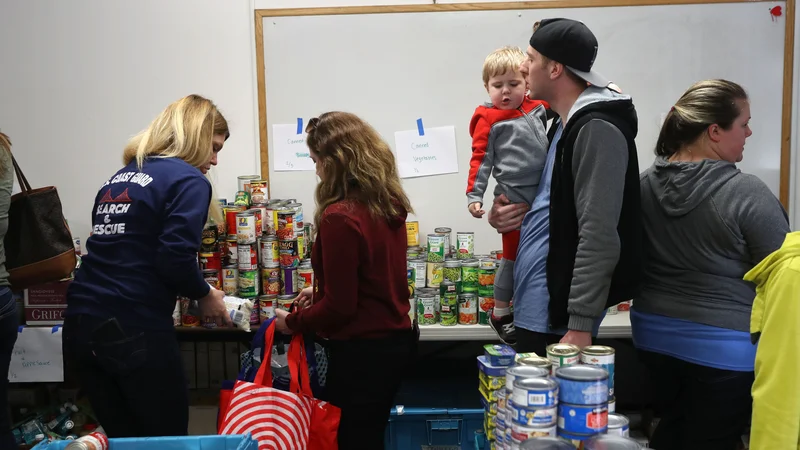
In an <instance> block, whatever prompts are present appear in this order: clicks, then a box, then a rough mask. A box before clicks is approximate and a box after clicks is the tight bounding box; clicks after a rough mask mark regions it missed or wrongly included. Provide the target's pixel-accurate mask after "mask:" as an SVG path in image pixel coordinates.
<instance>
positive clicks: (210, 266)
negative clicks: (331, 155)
mask: <svg viewBox="0 0 800 450" xmlns="http://www.w3.org/2000/svg"><path fill="white" fill-rule="evenodd" d="M246 178H248V177H240V180H239V181H240V183H239V189H240V190H239V191H238V192H237V193H236V197H235V200H234V202H232V203H228V202H227V200H225V199H220V204H221V207H222V210H223V214H224V217H225V221H224V223H222V224H210V225H208V226H207V227H206V229H205V230H204V231H203V239H202V247H201V250H200V253H199V254H198V261H199V264H200V268H201V270H202V272H203V277H204V278H205V280H206V281H207V282H208V283H209V284H210V285H212V286H214V287H216V288H217V289H220V290H223V291H225V294H226V295H229V296H234V297H239V298H245V299H249V300H251V301H252V302H253V311H252V316H251V318H250V324H251V325H258V324H260V323H261V322H262V321H265V320H267V319H269V318H270V317H273V316H274V314H275V308H282V309H288V308H289V307H290V306H291V304H292V302H293V301H294V299H295V298H296V297H297V295H298V294H299V293H300V291H301V290H302V289H303V288H305V287H309V286H312V285H313V282H314V272H313V270H312V268H311V261H310V258H311V246H312V244H313V242H312V235H313V227H312V225H311V224H310V223H308V222H306V221H304V218H303V205H302V204H300V203H298V202H297V201H296V200H295V199H269V198H268V197H267V190H266V183H265V182H262V181H261V180H257V179H246ZM190 309H191V307H190V302H189V300H188V299H185V298H179V301H178V306H176V313H177V314H176V316H177V318H176V323H175V325H176V326H177V325H182V326H197V325H203V326H206V327H209V328H211V327H213V326H214V324H213V323H201V322H200V321H199V318H197V317H192V316H191V314H189V313H188V310H190Z"/></svg>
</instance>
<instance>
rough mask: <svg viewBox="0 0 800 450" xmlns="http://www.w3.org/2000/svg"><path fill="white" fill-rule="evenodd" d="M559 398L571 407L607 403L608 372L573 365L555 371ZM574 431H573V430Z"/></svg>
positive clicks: (581, 365)
mask: <svg viewBox="0 0 800 450" xmlns="http://www.w3.org/2000/svg"><path fill="white" fill-rule="evenodd" d="M556 381H558V385H559V390H560V397H559V400H561V401H562V402H564V403H568V404H572V405H599V404H601V403H602V404H606V403H607V402H608V372H606V371H605V370H604V369H602V368H600V367H595V366H587V365H585V364H574V365H570V366H564V367H559V368H557V369H556ZM573 431H574V430H573Z"/></svg>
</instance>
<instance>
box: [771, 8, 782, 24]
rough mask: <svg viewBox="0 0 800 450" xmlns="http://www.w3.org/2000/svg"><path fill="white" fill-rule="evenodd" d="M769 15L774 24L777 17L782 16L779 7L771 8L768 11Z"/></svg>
mask: <svg viewBox="0 0 800 450" xmlns="http://www.w3.org/2000/svg"><path fill="white" fill-rule="evenodd" d="M769 15H770V17H771V18H772V21H773V22H774V21H776V20H777V19H778V17H780V16H782V15H783V9H782V8H781V7H780V5H778V6H773V7H772V8H770V9H769Z"/></svg>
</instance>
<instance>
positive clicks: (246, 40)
mask: <svg viewBox="0 0 800 450" xmlns="http://www.w3.org/2000/svg"><path fill="white" fill-rule="evenodd" d="M252 17H253V13H252V5H251V3H250V1H249V0H169V1H163V0H137V1H131V2H122V1H109V0H70V1H55V0H36V1H29V0H2V2H0V130H2V131H3V132H5V133H6V134H8V135H9V136H10V137H11V139H12V142H13V144H14V153H15V155H16V157H17V158H18V161H19V163H20V165H21V166H22V168H23V170H24V171H25V173H26V175H27V177H28V180H29V181H30V183H31V184H32V185H34V186H42V185H56V186H57V187H58V189H59V193H60V195H61V199H62V202H63V206H64V212H65V215H66V216H67V220H68V221H69V223H70V225H71V227H72V229H73V233H74V234H75V235H76V236H77V237H80V238H81V239H82V240H83V239H85V238H86V237H87V236H88V233H89V229H90V218H91V216H90V210H91V207H92V203H93V201H94V197H95V194H96V193H97V189H98V188H99V187H100V185H101V184H102V183H103V182H104V181H105V180H106V179H107V178H108V177H109V176H110V175H112V174H113V173H114V172H115V171H117V170H118V169H119V168H120V167H121V159H120V157H121V154H122V149H123V147H124V145H125V142H126V141H127V139H128V138H129V137H130V136H131V135H133V134H135V133H136V132H138V131H139V130H141V129H142V128H144V127H146V126H147V125H148V123H149V122H150V121H151V120H152V119H153V118H154V117H155V115H156V114H157V113H159V112H160V111H161V110H162V109H163V108H164V107H165V106H166V105H167V104H169V103H170V102H172V101H174V100H176V99H178V98H180V97H182V96H184V95H188V94H191V93H197V94H201V95H204V96H207V97H209V98H211V99H212V100H214V101H215V102H216V103H217V105H218V106H219V107H220V109H221V110H222V112H223V113H224V114H225V116H226V118H227V119H228V121H229V124H230V127H231V131H232V136H231V138H230V140H229V141H228V143H227V144H226V145H225V149H224V151H223V152H222V153H221V154H220V165H219V167H218V171H217V173H216V178H217V180H218V184H217V187H218V189H219V191H220V195H228V196H232V195H233V193H234V192H235V191H236V176H237V175H240V174H249V173H258V172H259V170H258V169H257V167H258V166H257V155H258V151H257V148H258V134H257V130H256V110H255V108H254V102H255V98H256V94H255V92H256V88H255V82H254V62H253V57H252V55H253V52H252V49H253V25H252V24H253V19H252Z"/></svg>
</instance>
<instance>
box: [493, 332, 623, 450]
mask: <svg viewBox="0 0 800 450" xmlns="http://www.w3.org/2000/svg"><path fill="white" fill-rule="evenodd" d="M478 367H479V369H480V372H479V376H480V384H479V390H480V393H481V400H482V402H483V404H484V407H485V409H486V413H485V433H486V436H487V438H488V439H489V442H490V444H489V445H490V448H491V449H492V450H494V449H499V450H505V449H508V450H521V449H546V448H554V449H558V448H561V447H557V446H556V447H547V446H545V444H546V443H547V442H550V443H553V445H562V446H563V444H568V445H570V447H569V448H578V449H589V448H590V447H588V445H589V442H590V441H597V440H598V439H599V438H597V436H600V435H602V436H606V435H607V434H611V435H615V436H619V437H621V438H623V437H627V435H628V420H627V418H625V417H624V416H622V415H618V414H614V413H612V414H609V407H611V408H612V411H613V409H614V406H615V405H614V403H609V399H610V398H611V399H612V400H613V389H614V387H613V386H614V385H613V373H614V350H613V349H612V348H610V347H604V346H589V347H586V348H585V349H584V350H583V351H581V350H580V349H578V347H576V346H574V345H571V344H553V345H551V346H549V347H548V348H547V358H544V357H539V356H537V355H535V354H516V353H515V352H514V350H513V349H511V348H510V347H508V346H506V345H486V346H485V347H484V354H483V355H481V356H479V357H478ZM545 438H546V439H545ZM602 439H603V441H604V442H608V441H609V439H606V438H605V437H604V438H602ZM612 440H613V438H612ZM620 442H627V443H630V442H632V443H634V444H636V442H635V441H629V440H627V439H622V440H621V441H620ZM555 443H559V444H555ZM636 445H637V446H638V444H636ZM608 448H609V449H611V448H616V447H608ZM620 448H626V447H620ZM633 448H636V447H633Z"/></svg>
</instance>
